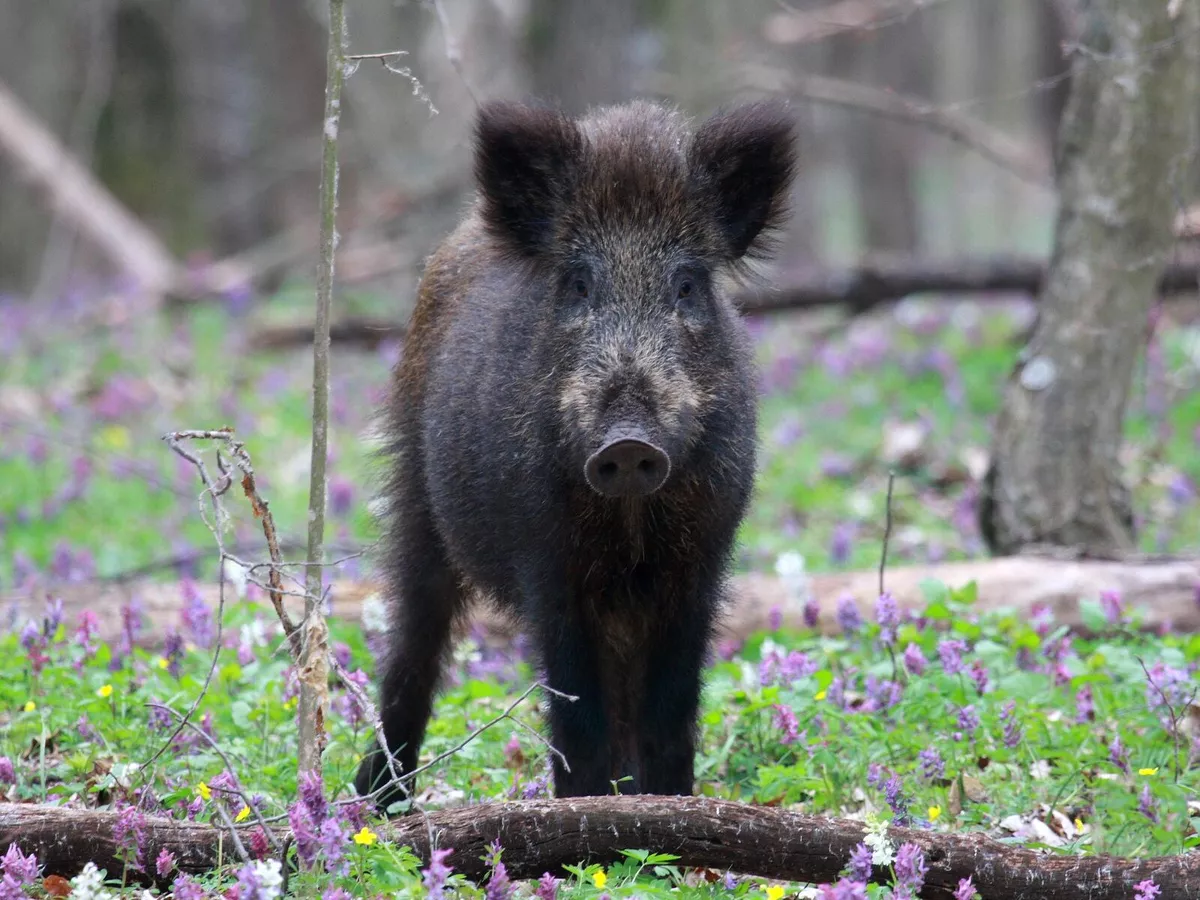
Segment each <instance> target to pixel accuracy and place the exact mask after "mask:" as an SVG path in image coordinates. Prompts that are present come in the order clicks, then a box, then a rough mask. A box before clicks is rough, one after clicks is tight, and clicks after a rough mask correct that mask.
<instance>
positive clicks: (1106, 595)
mask: <svg viewBox="0 0 1200 900" xmlns="http://www.w3.org/2000/svg"><path fill="white" fill-rule="evenodd" d="M1122 605H1123V604H1122V602H1121V595H1120V594H1118V593H1117V592H1116V591H1101V592H1100V608H1101V609H1102V610H1104V618H1106V619H1107V620H1108V623H1109V624H1110V625H1118V624H1120V622H1121V616H1122V614H1123V609H1122Z"/></svg>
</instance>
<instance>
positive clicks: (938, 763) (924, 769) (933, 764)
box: [917, 747, 946, 781]
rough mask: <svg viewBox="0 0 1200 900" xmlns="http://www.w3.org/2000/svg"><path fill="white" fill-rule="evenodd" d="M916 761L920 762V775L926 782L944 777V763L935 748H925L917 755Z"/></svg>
mask: <svg viewBox="0 0 1200 900" xmlns="http://www.w3.org/2000/svg"><path fill="white" fill-rule="evenodd" d="M917 759H919V760H920V761H921V775H922V776H923V777H924V778H925V779H926V780H927V781H933V780H934V779H939V778H944V777H945V776H946V761H945V760H944V759H942V755H941V754H940V753H938V752H937V749H936V748H934V747H926V748H925V749H924V750H922V751H921V752H920V753H918V754H917Z"/></svg>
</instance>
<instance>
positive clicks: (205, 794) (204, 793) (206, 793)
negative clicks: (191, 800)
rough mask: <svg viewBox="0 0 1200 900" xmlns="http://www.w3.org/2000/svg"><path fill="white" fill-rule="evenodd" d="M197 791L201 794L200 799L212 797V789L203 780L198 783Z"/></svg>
mask: <svg viewBox="0 0 1200 900" xmlns="http://www.w3.org/2000/svg"><path fill="white" fill-rule="evenodd" d="M196 793H197V794H199V795H200V799H202V800H211V799H212V790H210V789H209V786H208V785H207V784H205V783H204V782H203V781H202V782H200V783H199V784H198V785H196Z"/></svg>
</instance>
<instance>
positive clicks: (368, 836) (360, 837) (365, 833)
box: [354, 825, 379, 847]
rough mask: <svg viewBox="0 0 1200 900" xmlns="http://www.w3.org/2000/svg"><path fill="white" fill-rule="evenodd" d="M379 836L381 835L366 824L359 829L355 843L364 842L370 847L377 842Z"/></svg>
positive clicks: (365, 845) (355, 836)
mask: <svg viewBox="0 0 1200 900" xmlns="http://www.w3.org/2000/svg"><path fill="white" fill-rule="evenodd" d="M378 837H379V835H377V834H376V833H375V832H373V831H372V830H371V829H370V828H368V827H367V826H366V825H364V826H363V827H362V828H361V829H360V830H359V832H358V834H356V835H354V843H356V844H362V845H363V846H364V847H370V846H371V845H372V844H373V843H375V841H376V840H377V839H378Z"/></svg>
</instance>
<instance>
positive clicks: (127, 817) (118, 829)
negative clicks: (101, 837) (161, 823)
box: [112, 806, 146, 871]
mask: <svg viewBox="0 0 1200 900" xmlns="http://www.w3.org/2000/svg"><path fill="white" fill-rule="evenodd" d="M112 832H113V840H114V841H115V842H116V844H117V846H118V847H120V848H121V849H122V850H125V851H128V852H131V853H132V854H133V859H132V862H131V863H130V865H131V866H132V867H133V868H134V869H137V870H138V871H142V870H143V869H144V868H145V862H144V860H143V858H142V848H143V846H144V845H145V843H146V817H145V816H143V815H142V814H141V812H139V811H138V808H137V807H136V806H126V807H125V808H124V809H122V810H121V812H120V813H119V814H118V815H117V821H116V822H114V823H113V829H112Z"/></svg>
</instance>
